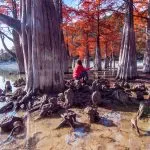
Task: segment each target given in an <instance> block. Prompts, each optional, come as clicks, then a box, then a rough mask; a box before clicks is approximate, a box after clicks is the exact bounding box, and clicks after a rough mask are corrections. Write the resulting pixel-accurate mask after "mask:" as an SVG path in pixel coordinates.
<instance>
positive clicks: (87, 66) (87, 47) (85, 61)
mask: <svg viewBox="0 0 150 150" xmlns="http://www.w3.org/2000/svg"><path fill="white" fill-rule="evenodd" d="M88 36H89V35H88V33H86V48H85V57H84V65H85V67H86V68H89V67H90V54H89V43H88Z"/></svg>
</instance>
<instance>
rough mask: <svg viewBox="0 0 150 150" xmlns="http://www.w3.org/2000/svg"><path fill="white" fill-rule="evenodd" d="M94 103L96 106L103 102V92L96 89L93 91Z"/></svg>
mask: <svg viewBox="0 0 150 150" xmlns="http://www.w3.org/2000/svg"><path fill="white" fill-rule="evenodd" d="M91 98H92V104H93V105H94V106H98V105H100V104H101V103H102V97H101V93H100V92H99V91H95V92H93V93H92V97H91Z"/></svg>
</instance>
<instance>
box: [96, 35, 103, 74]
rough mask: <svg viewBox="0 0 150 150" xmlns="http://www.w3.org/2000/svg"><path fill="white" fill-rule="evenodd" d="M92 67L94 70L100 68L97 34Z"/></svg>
mask: <svg viewBox="0 0 150 150" xmlns="http://www.w3.org/2000/svg"><path fill="white" fill-rule="evenodd" d="M94 67H95V70H98V71H99V70H102V66H101V54H100V41H99V36H98V38H97V42H96V49H95V60H94Z"/></svg>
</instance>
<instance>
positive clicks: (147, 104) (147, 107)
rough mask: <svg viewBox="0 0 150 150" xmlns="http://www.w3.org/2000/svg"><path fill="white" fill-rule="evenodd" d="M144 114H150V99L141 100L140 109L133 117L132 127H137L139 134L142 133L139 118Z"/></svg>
mask: <svg viewBox="0 0 150 150" xmlns="http://www.w3.org/2000/svg"><path fill="white" fill-rule="evenodd" d="M144 115H150V101H149V100H147V101H144V102H140V106H139V110H138V112H137V114H136V115H135V116H134V117H133V118H132V119H131V127H132V128H135V129H136V132H137V133H138V135H140V134H141V133H140V130H139V127H138V120H139V119H141V118H142V117H143V116H144Z"/></svg>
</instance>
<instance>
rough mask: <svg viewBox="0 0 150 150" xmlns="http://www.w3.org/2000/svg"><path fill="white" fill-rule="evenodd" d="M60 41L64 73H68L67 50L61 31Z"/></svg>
mask: <svg viewBox="0 0 150 150" xmlns="http://www.w3.org/2000/svg"><path fill="white" fill-rule="evenodd" d="M61 43H62V50H63V57H62V62H63V69H64V72H65V73H68V72H69V50H68V47H67V46H66V44H65V41H64V35H63V32H62V39H61Z"/></svg>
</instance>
